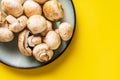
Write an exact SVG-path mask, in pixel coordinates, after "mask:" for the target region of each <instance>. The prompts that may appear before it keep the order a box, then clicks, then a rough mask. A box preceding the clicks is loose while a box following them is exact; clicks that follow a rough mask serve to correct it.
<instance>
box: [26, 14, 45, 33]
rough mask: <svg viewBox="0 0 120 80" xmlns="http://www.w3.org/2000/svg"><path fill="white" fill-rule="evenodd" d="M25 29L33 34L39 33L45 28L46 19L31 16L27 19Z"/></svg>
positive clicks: (39, 16)
mask: <svg viewBox="0 0 120 80" xmlns="http://www.w3.org/2000/svg"><path fill="white" fill-rule="evenodd" d="M27 27H28V28H29V30H30V31H31V32H32V33H33V34H37V33H41V32H43V31H44V30H45V29H46V28H47V22H46V19H45V18H44V17H43V16H41V15H33V16H31V17H30V18H29V19H28V22H27Z"/></svg>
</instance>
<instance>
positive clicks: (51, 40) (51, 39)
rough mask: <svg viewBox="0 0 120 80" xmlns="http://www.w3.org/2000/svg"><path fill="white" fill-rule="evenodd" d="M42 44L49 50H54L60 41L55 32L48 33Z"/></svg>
mask: <svg viewBox="0 0 120 80" xmlns="http://www.w3.org/2000/svg"><path fill="white" fill-rule="evenodd" d="M44 42H45V43H46V44H47V45H48V47H49V48H50V49H52V50H56V49H57V48H58V47H59V46H60V44H61V39H60V36H59V35H58V34H57V33H56V32H55V31H49V32H48V33H47V35H46V37H45V39H44Z"/></svg>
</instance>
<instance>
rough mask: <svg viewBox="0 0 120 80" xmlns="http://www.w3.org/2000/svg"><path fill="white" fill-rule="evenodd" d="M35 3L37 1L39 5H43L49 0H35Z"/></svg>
mask: <svg viewBox="0 0 120 80" xmlns="http://www.w3.org/2000/svg"><path fill="white" fill-rule="evenodd" d="M34 1H36V2H38V3H40V4H43V3H45V2H46V1H47V0H34Z"/></svg>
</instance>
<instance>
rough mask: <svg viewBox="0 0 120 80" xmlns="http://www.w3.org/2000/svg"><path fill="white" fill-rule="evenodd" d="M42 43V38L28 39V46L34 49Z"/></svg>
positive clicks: (31, 37)
mask: <svg viewBox="0 0 120 80" xmlns="http://www.w3.org/2000/svg"><path fill="white" fill-rule="evenodd" d="M40 43H42V38H41V37H40V36H33V35H32V36H30V37H28V45H29V46H30V47H34V46H36V45H38V44H40Z"/></svg>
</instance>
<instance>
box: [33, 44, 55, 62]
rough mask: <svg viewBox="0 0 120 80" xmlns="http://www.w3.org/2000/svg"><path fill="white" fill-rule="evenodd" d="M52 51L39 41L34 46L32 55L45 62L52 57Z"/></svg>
mask: <svg viewBox="0 0 120 80" xmlns="http://www.w3.org/2000/svg"><path fill="white" fill-rule="evenodd" d="M53 54H54V53H53V51H52V50H50V49H49V47H48V46H47V44H45V43H41V44H39V45H37V46H35V47H34V49H33V55H34V57H35V59H36V60H38V61H40V62H47V61H49V60H50V59H51V58H52V57H53Z"/></svg>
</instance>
